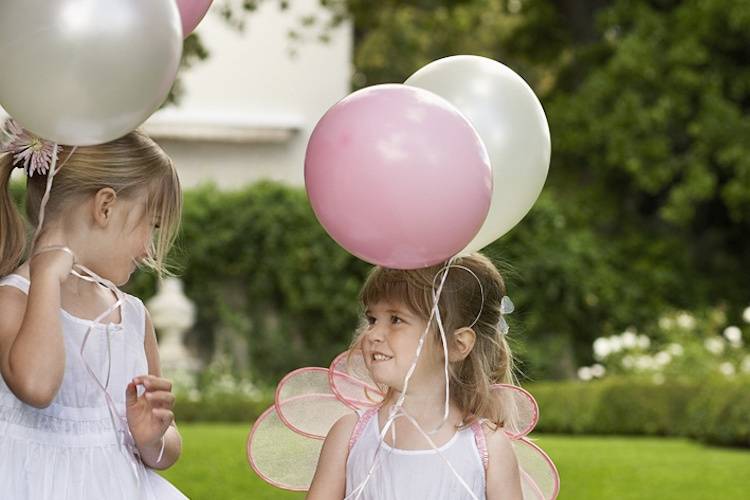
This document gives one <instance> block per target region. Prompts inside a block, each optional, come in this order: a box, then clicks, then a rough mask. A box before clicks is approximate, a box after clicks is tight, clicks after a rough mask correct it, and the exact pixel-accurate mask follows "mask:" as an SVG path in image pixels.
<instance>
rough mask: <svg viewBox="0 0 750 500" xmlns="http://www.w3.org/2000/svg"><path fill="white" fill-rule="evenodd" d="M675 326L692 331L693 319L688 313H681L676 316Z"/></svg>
mask: <svg viewBox="0 0 750 500" xmlns="http://www.w3.org/2000/svg"><path fill="white" fill-rule="evenodd" d="M677 325H679V327H680V328H684V329H686V330H692V329H693V328H694V327H695V318H694V317H693V316H692V315H691V314H690V313H686V312H681V313H680V314H678V315H677Z"/></svg>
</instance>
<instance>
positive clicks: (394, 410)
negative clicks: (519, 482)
mask: <svg viewBox="0 0 750 500" xmlns="http://www.w3.org/2000/svg"><path fill="white" fill-rule="evenodd" d="M456 258H457V257H452V258H451V259H450V260H449V261H448V262H447V264H446V265H445V267H444V268H443V270H442V277H441V279H440V284H439V286H438V288H437V291H435V290H434V289H433V304H432V309H431V311H430V316H429V318H428V319H427V325H426V327H425V329H424V331H423V332H422V335H421V336H420V337H419V342H418V343H417V349H416V352H415V354H414V359H413V360H412V364H411V366H410V367H409V370H408V371H407V372H406V376H405V377H404V387H403V390H402V391H401V394H400V396H399V398H398V400H397V401H396V403H395V404H394V405H393V406H392V407H391V408H390V411H389V416H388V419H387V420H386V422H385V425H384V426H383V429H381V431H380V436H379V440H378V447H377V448H376V449H375V454H374V456H373V463H372V465H371V466H370V469H369V470H368V472H367V475H366V476H365V478H364V480H363V481H362V482H361V483H360V484H359V485H358V486H357V487H356V488H354V489H353V490H352V492H351V493H349V495H347V496H346V498H345V500H348V499H349V498H352V496H353V495H355V494H356V496H354V499H355V500H358V499H359V498H360V496H361V495H362V494H363V493H364V489H365V487H366V486H367V484H368V483H369V481H370V479H371V478H372V477H373V475H374V473H375V470H376V468H377V467H378V466H379V464H380V457H381V453H380V452H381V449H382V447H383V443H384V442H385V436H386V434H387V433H388V430H389V429H390V428H391V426H392V425H394V422H395V420H396V418H398V417H399V416H408V413H407V412H406V411H405V410H404V409H403V405H404V401H405V399H406V394H407V390H408V388H409V381H410V380H411V377H412V375H413V374H414V371H415V370H416V368H417V363H418V361H419V356H420V355H421V354H422V349H423V347H424V342H425V339H426V338H427V334H428V333H429V331H430V327H431V326H432V321H433V319H435V320H436V322H437V323H438V328H439V329H440V331H441V341H442V343H443V352H444V354H445V363H444V371H445V380H446V384H445V411H444V415H443V419H442V422H441V424H440V425H439V426H438V427H437V429H435V430H433V432H436V431H437V430H438V429H440V427H442V425H443V424H444V423H445V422H446V421H447V419H448V411H449V408H450V385H449V383H448V382H449V379H448V361H447V360H448V355H447V341H446V337H445V332H444V329H443V326H442V318H441V316H440V311H439V301H440V295H441V294H442V291H443V287H444V285H445V281H446V279H447V278H448V271H449V270H450V267H451V265H452V264H453V262H454V261H455V260H456ZM433 286H434V284H433ZM413 423H414V424H415V425H417V427H418V428H419V430H420V432H424V431H423V429H422V428H421V427H420V426H419V424H418V423H417V422H416V420H414V421H413ZM392 438H393V440H394V446H395V425H394V429H393V434H392ZM428 442H429V443H430V444H431V446H432V448H433V449H434V450H436V451H439V450H437V448H436V447H435V446H434V443H432V441H431V440H428ZM451 470H453V471H454V473H455V469H453V468H452V467H451ZM459 482H461V483H462V484H465V482H464V481H463V479H461V478H460V477H459ZM469 491H470V490H469Z"/></svg>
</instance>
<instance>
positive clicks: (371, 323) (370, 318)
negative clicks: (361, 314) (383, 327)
mask: <svg viewBox="0 0 750 500" xmlns="http://www.w3.org/2000/svg"><path fill="white" fill-rule="evenodd" d="M365 319H366V320H367V324H368V325H374V324H375V318H374V317H372V316H370V315H367V316H365Z"/></svg>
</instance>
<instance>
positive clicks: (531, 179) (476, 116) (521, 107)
mask: <svg viewBox="0 0 750 500" xmlns="http://www.w3.org/2000/svg"><path fill="white" fill-rule="evenodd" d="M405 83H406V84H407V85H413V86H415V87H421V88H423V89H426V90H429V91H431V92H433V93H435V94H438V95H439V96H441V97H443V98H445V99H446V100H448V101H449V102H450V103H451V104H453V105H454V106H456V108H458V109H459V111H461V112H462V113H463V114H464V116H465V117H466V118H468V120H469V121H470V122H471V124H472V125H474V128H475V129H476V130H477V132H479V136H480V137H481V138H482V140H483V141H484V145H485V146H486V147H487V151H488V153H489V155H490V162H491V164H492V177H493V179H494V189H493V192H492V203H491V205H490V211H489V214H488V215H487V219H485V222H484V224H483V225H482V227H481V229H480V230H479V233H477V235H476V236H475V237H474V239H473V240H472V241H471V242H470V243H469V244H468V245H467V246H466V248H465V249H464V251H463V252H462V254H467V253H471V252H475V251H477V250H480V249H481V248H483V247H485V246H486V245H488V244H490V243H492V242H493V241H495V240H496V239H498V238H499V237H501V236H502V235H504V234H505V233H507V232H508V231H510V230H511V229H512V228H513V227H514V226H515V225H516V224H518V222H520V221H521V219H523V217H524V216H525V215H526V214H527V213H528V211H529V210H530V209H531V207H532V206H533V205H534V203H535V202H536V200H537V198H538V197H539V193H541V191H542V187H543V186H544V181H545V180H546V178H547V172H548V170H549V160H550V153H551V143H550V133H549V125H547V118H546V116H545V114H544V110H543V109H542V105H541V103H540V102H539V99H538V98H537V97H536V95H535V94H534V91H533V90H531V87H529V85H528V84H527V83H526V82H525V81H524V80H523V78H521V77H520V76H518V74H516V73H515V72H514V71H513V70H512V69H510V68H508V67H507V66H505V65H504V64H501V63H499V62H497V61H494V60H492V59H487V58H486V57H479V56H468V55H462V56H451V57H446V58H444V59H439V60H437V61H434V62H432V63H430V64H428V65H427V66H425V67H423V68H422V69H420V70H419V71H417V72H416V73H414V74H413V75H412V76H411V77H409V79H408V80H406V82H405Z"/></svg>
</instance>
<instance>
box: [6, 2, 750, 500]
mask: <svg viewBox="0 0 750 500" xmlns="http://www.w3.org/2000/svg"><path fill="white" fill-rule="evenodd" d="M271 43H272V44H273V47H274V48H273V49H272V50H271V49H269V46H268V45H264V44H271ZM237 47H241V48H242V51H243V52H240V53H241V54H243V57H237V53H238V52H237V51H239V49H236V48H237ZM235 49H236V50H235ZM463 53H465V54H477V55H483V56H486V57H490V58H493V59H496V60H498V61H501V62H503V63H504V64H506V65H508V66H510V67H511V68H513V69H514V70H515V71H517V72H518V73H519V74H520V75H522V76H523V77H524V78H525V79H526V80H527V82H528V83H529V84H530V85H531V86H532V88H533V89H534V91H535V92H536V93H537V95H538V96H539V98H540V100H541V102H542V104H543V106H544V109H545V112H546V114H547V118H548V120H549V124H550V130H551V135H552V160H551V165H550V170H549V177H548V179H547V183H546V185H545V188H544V190H543V192H542V195H541V197H540V199H539V200H538V201H537V203H536V205H535V206H534V208H533V209H532V210H531V212H530V213H529V215H528V216H527V217H526V218H525V219H524V220H523V221H522V222H521V223H520V224H519V225H518V226H517V227H516V228H515V229H514V230H512V231H511V232H510V233H509V234H507V235H506V236H504V237H503V238H501V239H500V240H499V241H497V242H495V243H493V244H492V245H490V246H489V247H488V248H486V249H485V252H486V253H487V254H488V255H489V256H491V257H492V258H493V259H494V260H495V262H496V263H497V264H498V267H499V268H500V269H501V271H502V272H503V273H504V276H505V278H506V281H507V284H508V291H509V295H510V296H511V297H512V299H513V301H514V302H515V304H516V312H515V313H514V314H513V315H512V316H511V318H510V320H509V321H510V323H511V332H512V333H511V337H510V339H511V340H512V346H513V348H514V349H515V353H516V354H517V356H518V359H519V366H520V372H519V378H520V381H521V383H522V385H523V386H524V387H526V388H527V389H529V390H530V391H531V392H532V394H533V395H534V396H535V397H536V398H537V400H538V402H539V405H540V410H541V418H540V421H539V424H538V425H537V428H536V431H535V433H534V434H533V435H532V437H534V438H535V439H537V440H538V442H539V443H540V444H541V446H542V447H543V448H544V449H545V450H546V451H547V452H548V453H549V454H550V456H551V457H552V459H553V460H554V461H555V463H556V464H557V466H558V468H559V471H560V475H561V479H562V488H561V494H560V498H564V499H610V498H612V499H650V498H660V499H672V498H674V499H677V498H679V499H708V498H711V499H713V498H717V499H718V498H721V499H733V498H746V495H747V490H748V487H750V472H749V471H750V348H749V347H748V342H750V142H749V141H748V139H749V138H750V114H749V111H750V3H749V2H747V1H736V0H685V1H673V0H650V1H647V0H601V1H599V0H588V1H585V0H581V1H575V0H574V1H563V0H560V1H552V0H408V1H398V0H380V1H378V2H373V1H371V0H304V1H302V0H300V1H294V0H244V1H239V0H223V1H222V0H217V1H216V2H215V3H214V7H213V8H212V10H211V11H210V12H209V14H208V17H207V18H206V20H205V21H204V23H203V24H202V25H201V26H200V27H199V28H198V29H197V31H196V33H194V34H193V35H191V37H189V38H188V39H187V40H186V45H185V54H184V56H183V58H184V61H183V62H184V64H183V69H182V72H181V75H180V79H179V81H178V83H177V85H176V87H175V89H173V93H172V98H171V102H170V103H169V104H168V105H167V106H166V107H165V108H164V109H163V110H162V112H161V115H158V114H157V116H156V117H155V118H154V119H153V120H151V122H150V123H147V124H146V130H147V131H149V132H151V133H152V135H153V136H154V137H155V138H156V139H157V140H158V141H159V142H160V143H162V144H163V145H164V147H165V149H167V151H168V152H169V153H170V154H171V155H172V156H173V158H175V161H176V165H177V168H178V170H180V171H181V175H183V174H184V175H183V180H184V182H185V186H186V193H185V208H184V216H183V226H182V231H181V235H180V238H179V241H178V246H177V249H176V250H175V251H174V253H173V262H174V264H175V270H176V274H177V275H178V276H179V278H180V279H181V280H182V282H183V283H184V289H183V293H184V295H185V296H186V297H187V299H189V301H190V302H192V304H194V311H195V312H194V314H195V321H194V324H192V326H191V327H190V328H189V329H188V330H187V331H186V332H185V335H184V339H181V341H183V340H184V346H186V352H187V353H189V356H190V358H191V364H188V365H186V366H192V367H194V368H192V369H189V370H187V371H181V372H179V373H178V372H175V375H174V377H175V379H176V384H177V388H178V391H179V400H178V403H177V407H176V416H177V417H176V418H177V421H178V424H179V426H180V428H181V430H182V433H183V436H184V442H185V445H184V446H185V449H184V455H183V457H182V459H181V460H180V462H179V463H178V464H177V465H176V466H175V467H174V468H173V469H171V470H169V471H166V472H165V475H166V476H167V477H168V478H169V479H170V480H172V481H173V482H174V483H175V485H176V486H178V487H179V488H180V489H182V490H183V491H184V492H185V493H186V494H187V495H188V496H190V497H191V498H199V499H200V498H206V499H208V498H227V499H229V498H268V499H273V498H297V497H299V495H298V494H288V493H284V492H281V491H279V490H276V489H274V488H273V487H271V486H268V485H265V484H264V483H262V481H261V480H260V479H259V478H258V477H257V476H256V475H255V474H254V473H253V472H252V470H251V469H250V468H249V466H248V465H247V459H246V456H245V449H244V446H245V442H246V439H247V434H248V432H249V430H250V426H251V425H252V422H253V421H254V419H255V418H256V417H257V416H258V415H259V414H260V413H261V412H262V411H263V410H264V409H265V408H266V407H267V406H268V405H269V404H271V403H272V401H273V390H274V387H275V384H276V383H277V382H278V381H279V379H280V378H281V377H282V376H283V375H284V374H285V373H287V372H289V371H291V370H293V369H295V368H298V367H302V366H328V364H329V363H330V362H331V360H332V359H333V357H334V356H335V355H336V354H338V353H339V352H341V351H343V350H345V349H346V347H347V345H348V344H349V342H350V340H351V338H352V334H353V332H354V329H355V327H356V326H357V324H358V321H359V314H360V311H359V310H358V303H357V292H358V290H359V287H360V286H361V284H362V282H363V280H364V277H365V276H366V274H367V272H368V270H369V267H370V266H369V265H368V264H366V263H364V262H362V261H360V260H358V259H357V258H355V257H353V256H351V255H349V254H348V253H346V252H345V251H344V250H343V249H341V248H340V247H339V246H338V245H337V244H336V243H335V242H334V241H332V240H331V239H330V238H329V237H328V235H327V234H326V233H325V231H324V230H323V229H322V227H321V226H320V225H319V224H318V222H317V221H316V219H315V217H314V215H313V213H312V210H311V208H310V205H309V203H308V200H307V198H306V195H305V192H304V188H303V186H302V168H303V163H302V159H303V157H304V145H305V144H306V141H307V139H308V138H309V133H310V131H311V128H312V127H313V126H314V124H315V122H316V121H317V119H319V118H320V116H322V114H323V113H324V112H325V110H326V109H327V108H328V107H329V106H330V105H332V104H334V102H335V101H336V100H338V99H340V98H342V97H344V96H345V95H346V94H347V93H348V92H350V91H351V90H354V89H357V88H361V87H364V86H369V85H373V84H377V83H383V82H403V81H404V80H405V79H406V78H407V77H408V76H409V75H411V74H412V73H413V72H414V71H415V70H417V69H418V68H420V67H421V66H423V65H425V64H426V63H428V62H430V61H433V60H435V59H438V58H440V57H444V56H448V55H453V54H463ZM232 54H234V57H232ZM253 54H256V55H257V57H258V59H257V60H255V59H253V58H252V57H254V56H253ZM243 58H244V59H243ZM212 65H213V66H212ZM222 68H225V69H224V70H223V71H224V73H222V72H221V71H222ZM279 68H282V69H281V70H280V69H279ZM243 86H244V87H243ZM232 92H238V93H239V94H237V95H235V94H232ZM238 95H242V96H243V98H244V100H242V99H240V98H239V97H237V96H238ZM238 99H239V100H238ZM295 103H296V104H295ZM294 106H298V108H294ZM14 189H15V190H16V194H17V196H18V199H19V201H20V199H21V197H22V192H23V187H22V186H21V185H20V183H16V184H15V185H14ZM127 291H129V292H130V293H133V294H135V295H137V296H139V297H141V298H143V299H144V301H145V302H148V300H149V299H150V298H151V297H153V296H154V295H155V294H156V292H157V283H156V280H155V278H154V276H152V275H149V274H146V273H142V274H138V275H136V277H135V278H134V280H133V281H131V283H130V285H129V287H128V289H127ZM157 326H158V325H157ZM159 333H160V335H161V334H162V332H159ZM160 340H161V339H160Z"/></svg>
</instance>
